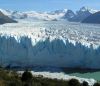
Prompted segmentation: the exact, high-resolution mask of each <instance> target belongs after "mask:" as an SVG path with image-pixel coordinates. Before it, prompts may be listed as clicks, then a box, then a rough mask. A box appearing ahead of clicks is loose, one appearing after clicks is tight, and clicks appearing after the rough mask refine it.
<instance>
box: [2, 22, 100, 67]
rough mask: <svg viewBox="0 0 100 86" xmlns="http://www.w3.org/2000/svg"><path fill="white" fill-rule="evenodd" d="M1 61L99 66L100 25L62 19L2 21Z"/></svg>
mask: <svg viewBox="0 0 100 86" xmlns="http://www.w3.org/2000/svg"><path fill="white" fill-rule="evenodd" d="M0 59H2V60H1V62H0V63H1V64H2V65H4V66H7V65H9V64H10V65H18V66H29V65H31V66H34V65H41V66H44V65H46V66H55V67H77V68H78V67H79V68H100V65H99V64H100V27H99V25H98V26H97V25H96V26H95V25H86V24H80V23H67V24H66V22H62V21H51V22H50V21H46V22H45V21H42V22H27V23H18V24H5V25H0Z"/></svg>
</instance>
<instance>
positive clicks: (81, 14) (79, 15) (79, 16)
mask: <svg viewBox="0 0 100 86" xmlns="http://www.w3.org/2000/svg"><path fill="white" fill-rule="evenodd" d="M95 12H97V11H96V10H92V9H90V8H87V7H82V8H80V10H79V11H77V12H76V15H75V16H74V17H73V18H71V19H70V20H69V21H75V22H81V21H83V20H84V19H85V18H86V17H88V16H90V15H91V14H94V13H95Z"/></svg>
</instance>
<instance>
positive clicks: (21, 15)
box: [1, 7, 97, 22]
mask: <svg viewBox="0 0 100 86" xmlns="http://www.w3.org/2000/svg"><path fill="white" fill-rule="evenodd" d="M1 11H2V12H3V13H4V14H5V15H7V16H9V17H10V18H13V19H29V20H45V21H49V20H50V21H51V20H53V21H57V20H61V19H65V20H68V21H78V22H80V21H82V20H83V19H85V18H86V17H87V16H89V15H91V14H93V13H95V12H97V10H93V9H90V8H87V7H82V8H80V10H79V11H77V12H76V14H75V13H74V12H73V11H72V10H68V9H64V10H55V11H51V12H36V11H28V12H19V11H9V10H3V9H1Z"/></svg>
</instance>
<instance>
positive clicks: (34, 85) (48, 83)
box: [0, 68, 100, 86]
mask: <svg viewBox="0 0 100 86" xmlns="http://www.w3.org/2000/svg"><path fill="white" fill-rule="evenodd" d="M0 86H89V85H88V83H87V82H86V81H84V82H83V83H80V82H79V81H78V80H76V79H70V80H68V81H65V80H57V79H49V78H44V77H43V76H41V75H39V76H33V75H32V74H31V72H29V71H28V70H27V71H25V72H24V73H23V74H22V75H20V74H17V73H16V71H10V70H5V69H2V68H1V69H0ZM93 86H100V83H99V82H98V83H95V84H94V85H93Z"/></svg>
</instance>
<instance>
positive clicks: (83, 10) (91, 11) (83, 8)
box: [80, 7, 98, 14]
mask: <svg viewBox="0 0 100 86" xmlns="http://www.w3.org/2000/svg"><path fill="white" fill-rule="evenodd" d="M80 11H81V12H85V11H88V12H90V13H92V14H93V13H96V12H98V10H94V9H91V8H88V7H82V8H80Z"/></svg>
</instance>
